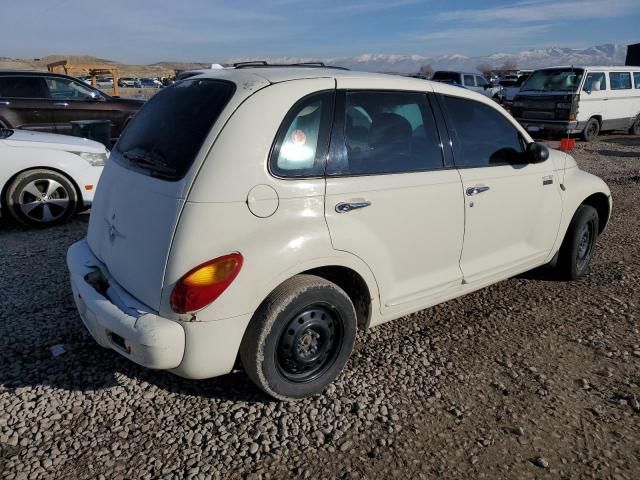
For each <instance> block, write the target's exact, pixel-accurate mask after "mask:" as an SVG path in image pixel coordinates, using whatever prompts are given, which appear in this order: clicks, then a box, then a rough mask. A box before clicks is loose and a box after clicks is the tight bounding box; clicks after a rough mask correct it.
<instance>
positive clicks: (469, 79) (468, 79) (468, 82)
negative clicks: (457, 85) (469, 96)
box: [463, 75, 476, 87]
mask: <svg viewBox="0 0 640 480" xmlns="http://www.w3.org/2000/svg"><path fill="white" fill-rule="evenodd" d="M463 77H464V85H465V87H475V86H476V84H475V83H474V81H473V75H463Z"/></svg>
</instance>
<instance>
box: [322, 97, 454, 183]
mask: <svg viewBox="0 0 640 480" xmlns="http://www.w3.org/2000/svg"><path fill="white" fill-rule="evenodd" d="M344 140H345V154H344V155H343V156H342V157H341V158H332V159H331V162H330V164H329V167H328V169H327V173H328V174H329V175H377V174H385V173H405V172H415V171H424V170H434V169H438V168H442V166H443V163H442V149H441V148H440V140H439V135H438V131H437V128H436V123H435V119H434V117H433V113H432V112H431V109H430V107H429V104H428V101H427V96H426V95H425V94H424V93H413V92H376V91H367V92H362V91H360V92H347V93H346V107H345V122H344Z"/></svg>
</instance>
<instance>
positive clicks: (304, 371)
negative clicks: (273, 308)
mask: <svg viewBox="0 0 640 480" xmlns="http://www.w3.org/2000/svg"><path fill="white" fill-rule="evenodd" d="M342 340H343V328H342V318H341V317H340V314H339V313H338V312H337V311H336V310H335V309H334V308H333V307H331V306H330V305H327V304H314V305H310V306H308V307H306V308H305V309H304V310H302V311H300V312H299V313H297V314H296V315H294V316H293V317H292V318H291V320H289V322H287V325H286V326H285V328H284V329H283V330H282V332H281V333H280V338H279V339H278V345H277V347H276V365H277V367H278V370H279V371H280V373H281V374H282V375H283V376H284V377H285V378H286V379H287V380H289V381H292V382H295V383H304V382H309V381H312V380H314V379H316V378H318V377H319V376H321V375H322V374H323V373H325V372H326V371H327V370H328V369H329V368H330V367H331V366H332V365H333V363H334V362H335V360H336V358H337V356H338V352H339V351H340V347H341V345H342Z"/></svg>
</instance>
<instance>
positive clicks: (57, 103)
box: [54, 102, 69, 107]
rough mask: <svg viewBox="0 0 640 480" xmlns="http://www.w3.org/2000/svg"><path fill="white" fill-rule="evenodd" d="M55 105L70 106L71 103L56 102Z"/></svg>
mask: <svg viewBox="0 0 640 480" xmlns="http://www.w3.org/2000/svg"><path fill="white" fill-rule="evenodd" d="M54 105H56V106H58V107H68V106H69V104H68V103H67V102H56V103H54Z"/></svg>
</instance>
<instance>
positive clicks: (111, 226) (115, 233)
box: [104, 213, 124, 241]
mask: <svg viewBox="0 0 640 480" xmlns="http://www.w3.org/2000/svg"><path fill="white" fill-rule="evenodd" d="M104 221H105V223H106V224H107V233H108V234H109V240H111V241H113V240H115V239H116V237H121V238H124V235H123V234H122V233H121V232H120V230H118V227H116V214H115V213H114V214H113V215H111V221H109V219H108V218H105V219H104Z"/></svg>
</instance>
